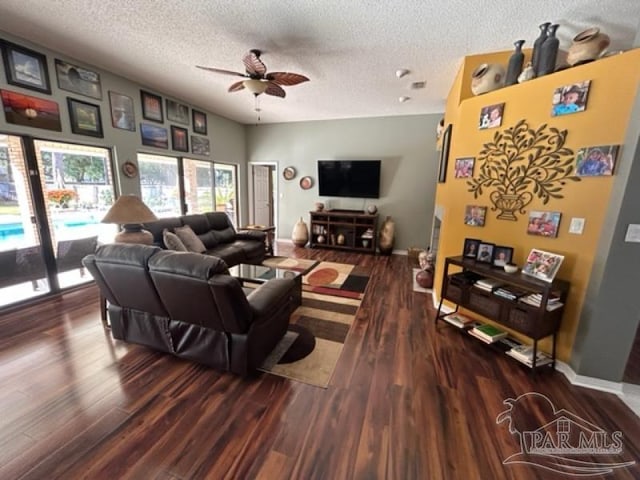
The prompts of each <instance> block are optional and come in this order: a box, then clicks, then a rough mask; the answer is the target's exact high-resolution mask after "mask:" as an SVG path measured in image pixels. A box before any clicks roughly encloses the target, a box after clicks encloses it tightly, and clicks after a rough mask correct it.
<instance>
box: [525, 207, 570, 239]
mask: <svg viewBox="0 0 640 480" xmlns="http://www.w3.org/2000/svg"><path fill="white" fill-rule="evenodd" d="M561 216H562V214H561V213H560V212H540V211H535V210H532V211H531V212H530V213H529V224H528V225H527V233H528V234H529V235H539V236H541V237H551V238H556V237H557V236H558V226H559V225H560V217H561Z"/></svg>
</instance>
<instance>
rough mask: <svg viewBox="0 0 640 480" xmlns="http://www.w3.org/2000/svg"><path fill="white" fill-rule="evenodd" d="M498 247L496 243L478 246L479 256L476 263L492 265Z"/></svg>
mask: <svg viewBox="0 0 640 480" xmlns="http://www.w3.org/2000/svg"><path fill="white" fill-rule="evenodd" d="M495 248H496V245H495V244H494V243H488V242H480V245H479V246H478V256H477V257H476V261H477V262H480V263H487V264H489V265H491V264H492V263H493V254H494V250H495Z"/></svg>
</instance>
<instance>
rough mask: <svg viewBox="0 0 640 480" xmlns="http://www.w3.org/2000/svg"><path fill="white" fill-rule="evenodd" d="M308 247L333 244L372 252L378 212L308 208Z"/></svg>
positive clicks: (330, 246)
mask: <svg viewBox="0 0 640 480" xmlns="http://www.w3.org/2000/svg"><path fill="white" fill-rule="evenodd" d="M309 215H310V216H311V223H310V224H311V229H310V230H311V239H310V242H309V243H310V246H311V247H312V248H333V249H336V250H349V251H352V252H362V253H376V246H377V244H378V215H375V214H374V215H370V214H368V213H364V212H363V211H362V210H338V209H332V210H329V211H326V212H309Z"/></svg>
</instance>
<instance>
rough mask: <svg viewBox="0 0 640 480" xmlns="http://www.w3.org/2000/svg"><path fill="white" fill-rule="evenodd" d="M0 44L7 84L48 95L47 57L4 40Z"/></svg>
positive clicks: (49, 87)
mask: <svg viewBox="0 0 640 480" xmlns="http://www.w3.org/2000/svg"><path fill="white" fill-rule="evenodd" d="M1 44H2V58H3V60H4V71H5V73H6V75H7V83H10V84H11V85H16V86H18V87H22V88H28V89H29V90H35V91H37V92H42V93H48V94H50V93H51V84H50V83H49V70H48V68H47V57H45V56H44V55H43V54H41V53H38V52H34V51H33V50H30V49H28V48H25V47H21V46H20V45H16V44H15V43H11V42H7V41H6V40H2V41H1Z"/></svg>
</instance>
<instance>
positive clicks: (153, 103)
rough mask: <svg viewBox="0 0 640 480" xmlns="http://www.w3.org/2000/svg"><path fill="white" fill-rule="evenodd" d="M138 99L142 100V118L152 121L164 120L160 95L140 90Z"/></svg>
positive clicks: (159, 121) (160, 121)
mask: <svg viewBox="0 0 640 480" xmlns="http://www.w3.org/2000/svg"><path fill="white" fill-rule="evenodd" d="M140 101H141V102H142V118H144V119H145V120H151V121H152V122H158V123H163V122H164V114H163V111H162V97H161V96H160V95H156V94H154V93H151V92H147V91H146V90H140Z"/></svg>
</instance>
